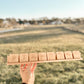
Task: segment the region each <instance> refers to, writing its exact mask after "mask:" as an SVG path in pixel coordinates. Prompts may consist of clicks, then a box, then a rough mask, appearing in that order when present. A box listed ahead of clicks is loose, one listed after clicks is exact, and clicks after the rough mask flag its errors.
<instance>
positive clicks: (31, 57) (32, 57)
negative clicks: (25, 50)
mask: <svg viewBox="0 0 84 84" xmlns="http://www.w3.org/2000/svg"><path fill="white" fill-rule="evenodd" d="M29 61H30V62H34V61H38V54H37V53H29Z"/></svg>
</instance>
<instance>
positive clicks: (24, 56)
mask: <svg viewBox="0 0 84 84" xmlns="http://www.w3.org/2000/svg"><path fill="white" fill-rule="evenodd" d="M20 62H28V54H20Z"/></svg>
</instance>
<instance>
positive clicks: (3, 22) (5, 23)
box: [0, 17, 84, 28]
mask: <svg viewBox="0 0 84 84" xmlns="http://www.w3.org/2000/svg"><path fill="white" fill-rule="evenodd" d="M58 21H60V22H62V23H63V24H83V23H84V18H75V19H71V18H63V19H62V18H55V17H53V18H51V19H49V18H47V17H43V18H39V19H31V20H27V19H24V20H22V19H15V18H6V19H2V18H0V27H1V28H2V27H10V26H15V25H22V24H23V25H24V24H30V25H39V24H43V25H48V24H51V23H52V22H58Z"/></svg>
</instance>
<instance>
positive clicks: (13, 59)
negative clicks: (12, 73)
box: [7, 54, 18, 63]
mask: <svg viewBox="0 0 84 84" xmlns="http://www.w3.org/2000/svg"><path fill="white" fill-rule="evenodd" d="M7 60H8V62H12V63H14V62H18V54H10V55H9V56H8V59H7Z"/></svg>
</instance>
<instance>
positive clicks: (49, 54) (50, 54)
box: [47, 52, 56, 61]
mask: <svg viewBox="0 0 84 84" xmlns="http://www.w3.org/2000/svg"><path fill="white" fill-rule="evenodd" d="M47 58H48V60H49V61H50V60H56V56H55V53H54V52H47Z"/></svg>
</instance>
